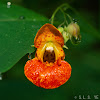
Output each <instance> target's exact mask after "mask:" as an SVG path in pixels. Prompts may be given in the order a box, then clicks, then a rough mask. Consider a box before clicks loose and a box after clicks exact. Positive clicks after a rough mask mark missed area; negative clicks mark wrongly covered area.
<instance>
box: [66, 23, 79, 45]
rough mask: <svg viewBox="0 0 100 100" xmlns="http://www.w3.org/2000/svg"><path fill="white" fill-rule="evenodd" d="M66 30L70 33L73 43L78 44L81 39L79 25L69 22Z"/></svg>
mask: <svg viewBox="0 0 100 100" xmlns="http://www.w3.org/2000/svg"><path fill="white" fill-rule="evenodd" d="M67 32H68V33H69V34H70V39H71V41H72V43H73V44H78V43H80V41H81V35H80V27H79V25H78V24H77V23H71V24H69V25H68V27H67Z"/></svg>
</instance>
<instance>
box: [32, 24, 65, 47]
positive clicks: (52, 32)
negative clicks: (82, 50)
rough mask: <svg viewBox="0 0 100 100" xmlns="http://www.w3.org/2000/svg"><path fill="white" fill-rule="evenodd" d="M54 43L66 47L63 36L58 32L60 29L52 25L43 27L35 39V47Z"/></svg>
mask: <svg viewBox="0 0 100 100" xmlns="http://www.w3.org/2000/svg"><path fill="white" fill-rule="evenodd" d="M48 41H53V42H57V43H59V44H60V45H61V46H63V45H64V39H63V36H62V34H61V33H60V32H59V31H58V29H57V28H56V27H55V26H53V25H52V24H49V23H47V24H45V25H43V26H42V27H41V28H40V29H39V31H38V32H37V34H36V37H35V39H34V45H35V47H36V48H38V47H39V46H40V45H41V43H43V42H48Z"/></svg>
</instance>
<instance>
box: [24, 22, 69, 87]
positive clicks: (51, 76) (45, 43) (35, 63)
mask: <svg viewBox="0 0 100 100" xmlns="http://www.w3.org/2000/svg"><path fill="white" fill-rule="evenodd" d="M34 45H35V47H36V48H37V51H36V54H35V58H33V59H31V60H29V61H27V62H26V65H25V68H24V73H25V76H26V77H27V78H28V79H29V80H30V81H31V82H32V83H33V84H35V85H36V86H38V87H42V88H45V89H54V88H57V87H59V86H61V85H62V84H64V83H65V82H66V81H67V80H68V79H69V78H70V76H71V66H70V64H69V63H68V62H66V61H64V58H65V53H64V51H63V49H62V46H63V45H64V39H63V36H62V34H61V33H60V32H59V31H58V29H57V28H56V27H55V26H53V25H52V24H45V25H43V26H42V27H41V28H40V30H39V31H38V32H37V34H36V37H35V39H34Z"/></svg>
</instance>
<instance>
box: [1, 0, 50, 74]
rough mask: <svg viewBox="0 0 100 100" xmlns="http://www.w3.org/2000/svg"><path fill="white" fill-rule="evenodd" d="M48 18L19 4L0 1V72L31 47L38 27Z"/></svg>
mask: <svg viewBox="0 0 100 100" xmlns="http://www.w3.org/2000/svg"><path fill="white" fill-rule="evenodd" d="M47 22H48V19H47V18H45V17H44V16H42V15H39V14H37V13H35V12H33V11H30V10H27V9H25V8H22V7H20V6H16V5H11V6H10V8H7V5H6V4H2V3H1V2H0V72H5V71H7V70H9V69H10V68H11V67H12V66H13V65H15V64H16V63H17V62H18V61H19V60H20V59H21V58H22V57H23V56H24V55H25V54H27V53H31V52H34V48H32V47H31V45H33V43H34V37H35V35H36V33H37V31H38V30H39V28H40V27H41V26H42V25H43V24H45V23H47Z"/></svg>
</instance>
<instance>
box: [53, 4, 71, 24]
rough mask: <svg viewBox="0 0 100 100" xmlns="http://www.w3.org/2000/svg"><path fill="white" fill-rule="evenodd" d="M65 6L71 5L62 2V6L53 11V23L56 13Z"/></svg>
mask: <svg viewBox="0 0 100 100" xmlns="http://www.w3.org/2000/svg"><path fill="white" fill-rule="evenodd" d="M63 6H66V7H67V8H66V9H68V8H69V5H68V4H62V5H61V6H59V7H58V8H57V9H56V10H55V11H54V13H53V15H52V17H51V24H52V25H53V22H54V17H55V15H56V13H57V12H58V10H60V9H61V8H62V7H63Z"/></svg>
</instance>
